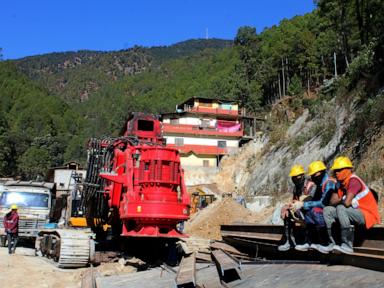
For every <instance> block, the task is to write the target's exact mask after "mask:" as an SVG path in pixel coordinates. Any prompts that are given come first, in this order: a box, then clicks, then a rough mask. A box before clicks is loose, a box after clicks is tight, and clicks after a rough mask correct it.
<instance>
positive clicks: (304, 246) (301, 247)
mask: <svg viewBox="0 0 384 288" xmlns="http://www.w3.org/2000/svg"><path fill="white" fill-rule="evenodd" d="M295 249H296V250H298V251H308V249H309V244H308V243H304V244H302V245H296V246H295Z"/></svg>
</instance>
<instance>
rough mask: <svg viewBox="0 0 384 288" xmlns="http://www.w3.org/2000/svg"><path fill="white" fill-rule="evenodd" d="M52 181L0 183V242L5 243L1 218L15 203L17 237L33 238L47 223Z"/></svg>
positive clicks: (52, 186) (50, 204)
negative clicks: (17, 223) (17, 224)
mask: <svg viewBox="0 0 384 288" xmlns="http://www.w3.org/2000/svg"><path fill="white" fill-rule="evenodd" d="M54 189H55V184H54V183H47V182H32V181H30V182H27V181H6V182H4V183H0V244H1V245H2V246H5V245H6V233H5V231H4V224H3V219H4V216H5V215H6V214H7V213H8V212H9V211H10V206H11V205H12V204H16V205H17V206H18V211H17V212H18V214H19V237H20V238H35V237H36V236H37V233H38V232H39V231H40V230H42V229H43V228H44V225H45V224H46V223H49V218H50V212H51V206H52V192H53V191H54Z"/></svg>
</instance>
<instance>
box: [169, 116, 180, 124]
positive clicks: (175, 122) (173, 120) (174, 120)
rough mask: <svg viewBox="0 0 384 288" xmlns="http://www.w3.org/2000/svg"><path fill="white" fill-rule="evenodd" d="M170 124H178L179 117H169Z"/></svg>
mask: <svg viewBox="0 0 384 288" xmlns="http://www.w3.org/2000/svg"><path fill="white" fill-rule="evenodd" d="M171 124H172V125H179V119H178V118H174V119H171Z"/></svg>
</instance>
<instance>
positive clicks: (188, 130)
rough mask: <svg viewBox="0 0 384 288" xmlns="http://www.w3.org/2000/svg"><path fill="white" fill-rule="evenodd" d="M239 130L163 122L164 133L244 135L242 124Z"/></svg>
mask: <svg viewBox="0 0 384 288" xmlns="http://www.w3.org/2000/svg"><path fill="white" fill-rule="evenodd" d="M238 129H239V130H237V131H231V129H225V128H222V129H218V128H216V127H202V126H195V125H184V124H169V123H163V133H165V134H167V133H175V134H189V135H205V136H226V137H228V136H229V137H242V136H243V134H244V131H243V129H242V128H241V126H240V127H239V128H238Z"/></svg>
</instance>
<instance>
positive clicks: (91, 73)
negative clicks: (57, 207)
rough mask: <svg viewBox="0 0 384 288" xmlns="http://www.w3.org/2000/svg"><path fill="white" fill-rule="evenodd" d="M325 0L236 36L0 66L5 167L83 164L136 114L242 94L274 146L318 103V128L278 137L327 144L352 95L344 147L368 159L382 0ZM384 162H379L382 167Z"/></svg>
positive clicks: (382, 53) (27, 171)
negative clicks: (98, 142) (262, 115)
mask: <svg viewBox="0 0 384 288" xmlns="http://www.w3.org/2000/svg"><path fill="white" fill-rule="evenodd" d="M316 3H317V5H318V8H317V9H316V10H315V11H313V12H312V13H309V14H306V15H303V16H297V17H294V18H293V19H289V20H288V19H285V20H283V21H281V22H280V24H279V25H276V26H273V27H270V28H268V29H265V30H264V31H261V32H260V33H258V31H256V29H255V28H253V27H248V26H246V27H240V28H239V30H238V33H237V35H236V37H235V39H233V41H225V40H217V39H212V40H191V41H186V42H182V43H179V44H175V45H172V46H169V47H152V48H143V47H134V48H132V49H128V50H122V51H117V52H94V51H79V52H67V53H53V54H47V55H40V56H34V57H27V58H24V59H21V60H17V61H5V62H2V63H0V70H1V71H2V72H1V73H0V87H3V86H4V87H5V88H6V89H5V90H3V88H1V89H2V90H0V91H1V92H0V93H2V94H1V100H0V101H2V103H1V104H2V105H1V108H0V111H1V115H0V116H1V117H0V120H1V121H0V141H2V143H4V145H3V147H4V149H3V151H2V152H1V153H2V154H0V163H1V164H0V174H1V175H24V176H25V177H35V176H36V175H37V174H44V169H46V168H47V167H49V166H54V165H58V164H60V163H62V162H63V161H66V160H78V161H84V152H85V143H86V141H87V139H88V138H89V137H91V136H100V135H103V134H109V135H110V134H112V135H113V134H114V135H116V134H117V133H118V131H119V130H120V127H121V125H122V124H123V122H124V119H125V118H126V117H127V115H128V113H129V112H131V111H143V112H154V113H159V112H170V111H173V109H174V107H175V105H176V104H177V103H178V102H181V101H183V100H185V99H187V98H188V97H191V96H201V97H212V98H227V99H233V100H238V101H239V102H240V104H241V105H242V106H243V107H246V108H247V110H248V111H249V113H258V111H260V109H261V110H264V111H272V112H273V113H272V114H273V115H274V116H275V117H271V118H270V119H269V120H268V123H267V132H268V135H269V145H274V144H275V143H277V141H278V140H279V139H281V138H284V133H283V132H284V131H286V129H287V127H288V126H289V123H292V122H294V121H295V120H296V118H297V117H298V116H300V115H301V113H302V112H303V111H305V110H308V111H309V118H308V120H307V121H313V122H314V125H313V127H312V128H311V129H310V130H309V131H307V132H306V133H304V134H302V135H301V136H300V137H293V138H290V139H286V141H285V142H284V141H283V142H279V145H282V146H285V147H288V146H289V147H290V149H291V148H292V149H294V152H295V153H297V154H299V153H301V148H300V147H301V146H303V145H305V143H306V142H307V141H309V140H311V139H313V136H315V135H321V136H320V138H321V145H322V146H323V147H325V146H326V145H327V144H328V143H329V142H330V141H331V139H332V137H333V135H334V132H335V131H336V130H337V129H338V128H339V127H338V126H337V125H336V122H335V121H336V120H335V115H334V113H335V112H334V111H335V110H334V107H343V106H345V104H346V103H348V104H351V103H353V105H349V106H348V107H344V108H345V109H352V110H353V112H354V113H353V114H354V115H355V116H356V117H355V118H354V119H350V123H349V124H350V125H348V126H347V127H344V128H343V129H346V130H347V132H348V133H345V135H344V134H343V139H342V144H340V146H339V148H338V150H337V151H338V153H342V152H345V153H347V154H348V155H350V156H352V157H353V158H354V159H356V160H357V161H363V158H364V157H365V156H364V155H366V154H367V153H368V154H369V153H370V154H372V153H374V152H372V151H376V152H375V153H377V152H378V151H379V150H380V149H379V148H378V146H375V147H374V146H372V147H371V143H373V142H374V141H373V140H372V139H377V138H378V137H381V136H380V135H382V126H383V125H382V124H383V119H384V117H383V110H382V109H381V108H380V107H383V105H382V104H383V100H382V98H383V96H382V93H380V91H381V89H382V87H383V86H384V85H383V83H384V80H383V78H384V76H383V74H384V73H383V67H384V66H383V59H384V39H383V35H384V23H383V22H384V6H383V5H382V3H381V1H379V0H372V1H361V0H360V1H336V0H329V1H320V0H319V1H316ZM335 64H336V65H335ZM335 70H336V71H335ZM335 74H337V77H336V75H335ZM324 81H325V82H324ZM10 83H12V85H11V84H10ZM324 83H325V84H324ZM31 91H32V92H31ZM5 99H6V100H5ZM4 101H5V102H7V104H6V105H8V106H4V107H10V108H9V109H6V108H3V102H4ZM46 102H47V103H46ZM278 103H282V104H278ZM276 105H277V106H276ZM279 105H280V106H281V108H280V110H279V109H276V107H279ZM13 107H16V108H13ZM327 107H330V108H328V110H327ZM272 108H273V109H272ZM344 108H343V109H344ZM12 109H13V110H12ZM279 111H280V112H279ZM319 114H320V115H319ZM322 115H323V116H324V117H321V116H322ZM19 118H20V119H22V120H19ZM17 123H28V124H29V126H28V127H27V126H25V125H24V126H23V125H21V124H17ZM332 123H335V124H332ZM324 128H325V129H324ZM28 129H30V130H31V131H29V130H28ZM366 131H370V132H369V133H365V132H366ZM371 131H374V132H371ZM380 131H381V132H380ZM25 132H27V133H25ZM380 133H381V134H380ZM15 134H16V135H21V136H20V138H22V139H21V140H20V143H19V140H15V139H19V138H15V137H14V135H15ZM47 135H49V136H47ZM42 137H43V138H44V137H48V140H47V139H46V138H44V139H45V140H44V141H43V140H41V138H42ZM375 141H376V140H375ZM375 143H376V142H375ZM370 147H371V148H370ZM370 149H371V150H370ZM39 153H40V154H44V155H43V156H38V155H39ZM378 153H382V152H378ZM329 157H330V158H332V157H333V156H332V155H330V156H329ZM34 158H35V159H36V161H35V162H33V161H34V160H33V159H34ZM39 159H45V160H44V161H41V162H38V161H37V160H39ZM28 163H33V164H30V167H26V166H27V164H28ZM378 165H379V167H378V168H374V169H376V170H377V169H379V170H378V171H381V170H380V169H382V168H380V167H382V166H380V165H382V164H380V163H379V164H378ZM249 167H252V165H249ZM375 167H376V166H375ZM372 169H373V168H372ZM376 174H377V173H376Z"/></svg>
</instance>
